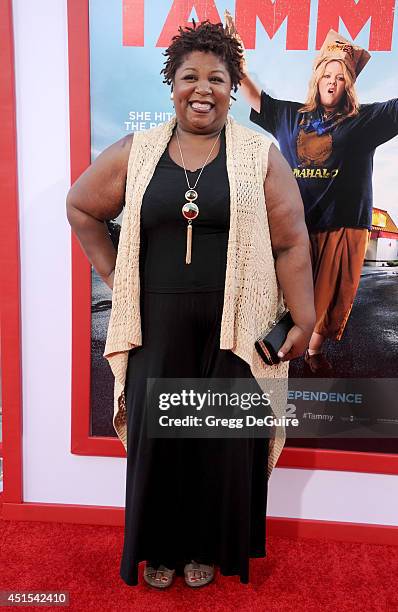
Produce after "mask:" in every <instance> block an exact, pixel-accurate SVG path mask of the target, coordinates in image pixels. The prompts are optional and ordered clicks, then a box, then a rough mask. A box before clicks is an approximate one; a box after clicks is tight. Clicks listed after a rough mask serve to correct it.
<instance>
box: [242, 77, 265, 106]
mask: <svg viewBox="0 0 398 612" xmlns="http://www.w3.org/2000/svg"><path fill="white" fill-rule="evenodd" d="M240 90H241V92H242V93H243V96H244V97H245V99H246V102H247V103H248V104H249V106H251V108H253V109H254V110H255V111H256V113H259V112H260V108H261V89H260V88H259V87H258V85H256V83H255V82H254V81H252V80H251V78H250V76H249V75H248V73H247V72H246V73H245V76H244V77H243V79H242V80H241V82H240Z"/></svg>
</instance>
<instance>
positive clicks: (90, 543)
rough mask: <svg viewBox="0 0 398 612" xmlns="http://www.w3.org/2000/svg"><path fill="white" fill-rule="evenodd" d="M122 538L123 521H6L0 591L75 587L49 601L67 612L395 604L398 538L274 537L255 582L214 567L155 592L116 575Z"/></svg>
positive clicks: (381, 611) (297, 611) (387, 611)
mask: <svg viewBox="0 0 398 612" xmlns="http://www.w3.org/2000/svg"><path fill="white" fill-rule="evenodd" d="M122 538H123V529H122V528H121V527H104V526H92V525H73V524H68V523H66V524H61V523H44V522H28V521H5V520H0V548H1V552H0V559H1V568H0V590H11V589H13V590H36V591H38V590H44V591H54V590H64V591H69V593H70V605H69V607H60V608H58V607H57V608H56V607H54V608H48V607H46V608H42V609H45V610H50V609H58V610H63V609H64V610H68V612H69V611H72V610H73V611H75V610H78V611H79V612H89V611H90V610H95V612H105V611H113V610H115V611H118V612H119V611H120V612H121V611H123V612H124V611H125V610H134V611H135V612H141V611H148V612H154V611H156V612H168V611H170V612H179V611H185V610H187V611H188V610H189V609H191V608H193V609H194V610H198V611H201V612H205V611H211V612H221V611H222V612H224V611H231V610H242V611H244V612H246V611H247V612H249V611H250V612H251V611H253V610H254V611H257V610H258V611H260V610H261V611H269V612H274V611H275V612H280V611H285V610H286V611H294V612H301V611H303V612H304V611H305V612H312V611H322V612H329V611H330V612H345V611H349V612H353V611H355V612H371V611H377V612H396V611H398V590H397V576H398V549H397V547H393V546H377V545H370V544H354V543H342V542H329V541H319V540H290V539H287V538H276V537H272V538H269V540H268V549H267V550H268V556H267V559H253V560H251V562H250V563H251V565H250V571H251V582H250V584H248V585H243V584H240V582H239V579H238V578H237V577H226V576H220V575H219V574H218V573H217V574H216V581H215V583H213V584H211V585H209V586H206V587H204V588H203V589H198V590H197V591H195V590H194V589H190V588H189V587H187V586H185V584H184V583H183V581H182V578H179V577H177V579H176V582H175V583H174V584H173V585H172V587H171V588H170V589H168V590H166V591H162V592H158V591H154V590H153V589H151V588H150V587H147V586H146V585H145V584H140V585H139V586H137V587H128V586H127V585H126V584H125V583H124V582H123V581H122V580H121V579H120V578H119V559H120V554H121V547H122ZM143 565H144V564H143V563H141V565H140V578H141V579H142V569H143ZM1 609H2V610H11V609H13V610H16V609H24V610H28V609H29V610H30V609H34V610H39V607H37V606H36V607H29V608H28V607H23V608H19V607H13V608H11V607H8V606H7V607H4V608H1Z"/></svg>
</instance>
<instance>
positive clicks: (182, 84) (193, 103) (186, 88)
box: [173, 51, 231, 134]
mask: <svg viewBox="0 0 398 612" xmlns="http://www.w3.org/2000/svg"><path fill="white" fill-rule="evenodd" d="M230 93H231V77H230V75H229V72H228V69H227V67H226V65H225V63H224V62H223V61H222V60H221V59H220V58H219V57H217V55H214V53H205V52H203V51H193V52H192V53H190V54H189V55H187V56H186V57H185V58H184V61H183V63H182V64H181V66H180V67H179V68H178V70H176V73H175V76H174V81H173V94H174V107H175V112H176V115H177V120H178V123H179V125H180V127H182V128H183V129H185V130H187V131H189V132H194V133H198V134H211V133H212V132H217V131H220V130H221V129H222V127H223V125H224V123H225V121H226V118H227V114H228V107H229V100H230Z"/></svg>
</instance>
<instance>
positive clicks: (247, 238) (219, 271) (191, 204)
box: [67, 22, 315, 588]
mask: <svg viewBox="0 0 398 612" xmlns="http://www.w3.org/2000/svg"><path fill="white" fill-rule="evenodd" d="M166 56H167V60H166V62H165V68H164V69H163V71H162V72H163V73H164V76H165V82H166V83H168V84H170V85H171V87H172V97H173V101H174V107H175V114H176V116H175V117H174V118H173V119H172V120H171V121H169V122H168V123H166V124H164V125H162V126H159V127H157V128H155V129H153V130H148V131H147V132H141V133H136V134H134V137H133V136H127V137H125V138H122V139H121V140H120V141H118V142H116V143H115V144H113V145H112V146H111V147H109V148H108V149H106V150H105V151H104V152H103V153H102V154H101V155H100V156H99V157H98V158H97V159H96V160H95V162H94V163H93V164H92V165H91V166H90V167H89V168H88V169H87V170H86V171H85V173H84V174H83V175H82V176H81V177H80V178H79V180H78V181H77V182H76V183H75V184H74V185H73V187H72V188H71V190H70V192H69V195H68V203H67V206H68V218H69V221H70V223H71V225H72V227H73V230H74V231H75V233H76V235H77V237H78V239H79V240H80V242H81V244H82V247H83V249H84V250H85V252H86V254H87V256H88V258H89V259H90V261H91V262H92V264H93V266H94V267H95V269H96V270H97V271H98V273H99V274H100V276H101V277H102V278H103V279H104V281H105V282H106V283H107V284H108V286H109V287H111V288H113V299H112V312H111V317H110V322H109V327H108V335H107V341H106V346H105V353H104V355H105V357H106V358H107V359H108V361H109V363H110V366H111V368H112V371H113V373H114V375H115V412H114V419H113V423H114V427H115V430H116V432H117V434H118V436H119V438H120V439H121V440H122V442H123V444H124V446H125V448H126V450H127V478H126V515H125V534H124V548H123V555H122V561H121V568H120V575H121V577H122V578H123V580H124V581H125V582H126V583H127V584H129V585H136V584H137V582H138V563H139V561H141V560H146V567H145V569H144V580H145V581H146V582H147V583H148V584H150V585H151V586H154V587H158V588H164V587H167V586H169V585H170V584H171V583H172V581H173V578H174V576H175V574H176V573H177V574H181V575H184V577H185V582H186V584H187V585H188V586H191V587H198V586H202V585H204V584H208V583H209V582H210V581H211V580H212V579H213V577H214V566H215V565H218V566H219V567H220V572H221V573H222V574H224V575H235V574H237V575H239V576H240V579H241V581H242V582H248V580H249V559H250V557H264V556H265V549H264V546H265V531H264V530H265V525H264V522H265V521H264V519H265V512H266V495H267V466H268V471H269V472H270V471H271V470H272V468H273V466H274V465H275V462H276V460H277V458H278V456H279V454H280V452H281V450H282V447H283V442H284V432H283V431H282V430H281V429H280V428H279V429H276V430H275V436H274V437H273V439H272V440H270V442H269V444H268V440H264V439H259V438H257V439H253V438H252V439H231V438H230V439H161V438H149V437H147V435H146V429H145V425H146V423H145V421H146V418H147V416H148V411H154V410H155V406H154V405H150V402H149V401H147V397H146V384H145V383H146V379H147V378H160V379H161V378H166V377H169V378H176V377H179V378H200V377H203V378H215V377H219V378H233V379H235V378H252V379H253V377H255V378H256V380H260V379H261V378H264V379H266V378H270V377H271V378H283V379H286V378H287V370H288V363H287V362H288V360H289V359H291V358H292V357H295V356H297V355H299V354H300V353H302V352H303V351H304V349H305V347H306V346H307V344H308V340H309V337H310V333H311V330H312V327H313V324H314V321H315V312H314V307H313V301H312V300H313V295H312V278H311V268H310V259H309V253H308V234H307V231H306V228H305V223H304V216H303V214H302V202H301V200H300V196H299V192H298V189H297V185H296V184H295V181H294V179H293V177H292V176H291V172H290V169H289V167H288V165H287V163H286V162H285V161H284V159H283V158H282V156H281V154H280V153H279V152H278V150H277V148H276V147H274V146H273V145H271V146H270V141H269V140H268V139H266V138H265V137H264V136H262V135H260V134H257V133H256V132H254V131H252V130H248V129H247V128H243V126H239V125H238V124H236V122H234V121H233V120H232V119H231V118H230V117H228V109H229V105H230V94H231V91H232V89H234V90H236V88H237V86H238V84H239V81H240V78H241V73H240V70H239V66H240V60H241V50H240V47H239V44H238V43H237V42H236V41H235V39H234V38H232V37H231V36H229V35H227V34H226V33H225V32H224V29H223V27H222V25H221V24H218V25H214V24H210V23H208V22H204V23H202V24H200V25H199V26H195V24H194V27H193V28H184V29H180V33H179V34H178V35H177V36H176V37H174V38H173V40H172V43H171V45H170V47H169V48H168V49H167V50H166ZM194 192H195V193H194ZM184 193H185V197H186V198H187V202H186V204H184ZM196 194H197V197H196ZM124 200H125V203H126V205H125V210H124V213H123V222H122V228H121V233H120V240H119V246H118V252H117V253H116V252H115V250H114V248H113V247H112V244H111V241H110V239H109V235H108V233H107V231H106V228H105V225H104V221H105V220H107V219H111V218H114V217H115V216H117V215H118V214H119V212H120V211H121V210H122V207H123V202H124ZM265 200H266V205H265ZM182 206H184V211H182ZM195 206H198V208H199V215H198V216H195V211H197V209H196V208H195ZM182 213H185V214H182ZM267 219H268V221H267ZM286 219H289V223H286ZM268 224H269V226H268ZM268 227H269V229H268ZM271 241H272V243H271ZM274 258H275V266H274ZM278 281H279V283H278ZM282 292H283V294H284V298H285V300H286V302H287V305H288V307H289V308H290V311H291V313H292V317H293V320H294V323H295V325H294V327H293V328H292V330H291V331H290V332H289V334H288V337H287V338H286V342H285V343H284V345H283V346H282V348H281V356H282V360H281V362H280V364H278V365H276V366H273V367H272V368H271V367H267V366H265V365H264V364H263V362H262V361H261V359H260V358H259V357H258V355H257V354H256V351H255V348H254V342H255V340H256V338H257V337H258V335H259V334H260V333H261V331H263V329H264V328H265V326H266V325H267V324H268V322H269V321H270V320H271V319H274V318H275V315H276V314H277V311H278V309H280V308H281V306H283V299H282ZM285 404H286V396H283V397H282V398H281V400H280V404H279V405H276V407H273V410H274V412H275V411H276V412H278V413H279V414H282V413H283V412H284V406H285Z"/></svg>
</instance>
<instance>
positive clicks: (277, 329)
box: [254, 310, 294, 365]
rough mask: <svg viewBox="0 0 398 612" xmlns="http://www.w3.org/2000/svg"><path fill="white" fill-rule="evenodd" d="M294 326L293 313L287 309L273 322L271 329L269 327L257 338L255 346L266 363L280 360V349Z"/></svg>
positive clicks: (271, 363)
mask: <svg viewBox="0 0 398 612" xmlns="http://www.w3.org/2000/svg"><path fill="white" fill-rule="evenodd" d="M293 326H294V321H293V319H292V315H291V314H290V311H289V310H287V311H286V310H285V311H284V312H283V313H282V314H281V315H280V317H279V318H278V319H277V320H276V321H273V322H272V327H271V329H269V328H267V331H265V332H264V333H263V334H262V335H261V336H260V337H259V338H258V340H256V342H255V344H254V346H255V347H256V349H257V352H258V354H259V355H260V357H261V359H262V360H263V361H264V363H266V364H267V365H275V364H276V363H279V362H280V358H279V357H278V351H279V349H280V348H281V346H282V344H283V343H284V342H285V340H286V336H287V334H288V333H289V331H290V330H291V329H292V327H293Z"/></svg>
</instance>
